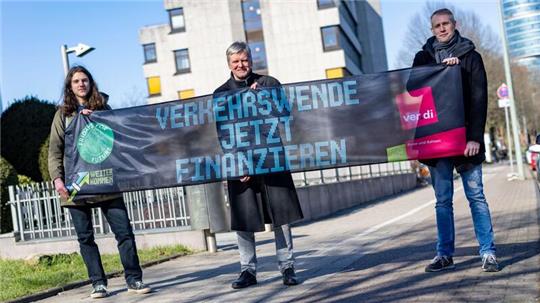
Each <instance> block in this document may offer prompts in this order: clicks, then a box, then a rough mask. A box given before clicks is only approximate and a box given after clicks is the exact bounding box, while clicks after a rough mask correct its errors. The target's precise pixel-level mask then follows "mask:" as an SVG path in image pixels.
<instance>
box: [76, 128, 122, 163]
mask: <svg viewBox="0 0 540 303" xmlns="http://www.w3.org/2000/svg"><path fill="white" fill-rule="evenodd" d="M113 144H114V133H113V130H112V129H111V128H110V127H108V126H107V125H105V124H102V123H93V122H92V123H90V124H88V125H86V126H85V127H84V129H83V130H82V131H81V133H80V134H79V139H78V140H77V150H78V151H79V155H80V156H81V158H83V160H84V161H86V162H88V163H92V164H97V163H101V162H103V161H105V159H107V158H108V157H109V155H110V154H111V152H112V149H113Z"/></svg>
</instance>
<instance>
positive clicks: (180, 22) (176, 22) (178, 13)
mask: <svg viewBox="0 0 540 303" xmlns="http://www.w3.org/2000/svg"><path fill="white" fill-rule="evenodd" d="M169 23H170V25H171V33H177V32H185V31H186V21H185V19H184V9H183V8H181V7H180V8H175V9H171V10H170V11H169Z"/></svg>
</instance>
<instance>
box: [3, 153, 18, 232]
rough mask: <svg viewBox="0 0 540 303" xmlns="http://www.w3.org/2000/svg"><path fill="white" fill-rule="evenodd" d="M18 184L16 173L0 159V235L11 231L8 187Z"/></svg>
mask: <svg viewBox="0 0 540 303" xmlns="http://www.w3.org/2000/svg"><path fill="white" fill-rule="evenodd" d="M17 183H18V179H17V172H16V171H15V169H14V168H13V166H12V165H11V164H9V162H8V161H7V160H6V159H4V158H3V157H0V192H1V195H0V196H1V198H0V199H1V200H0V233H7V232H10V231H12V230H13V226H12V225H11V207H10V206H9V205H8V204H7V202H8V201H9V192H8V186H9V185H15V184H17Z"/></svg>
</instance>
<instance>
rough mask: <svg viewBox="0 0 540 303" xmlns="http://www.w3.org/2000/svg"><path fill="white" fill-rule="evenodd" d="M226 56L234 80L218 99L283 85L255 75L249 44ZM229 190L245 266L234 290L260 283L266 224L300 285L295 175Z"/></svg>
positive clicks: (292, 280) (289, 277) (286, 272)
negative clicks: (260, 240)
mask: <svg viewBox="0 0 540 303" xmlns="http://www.w3.org/2000/svg"><path fill="white" fill-rule="evenodd" d="M226 54H227V63H228V66H229V69H230V70H231V77H230V79H229V80H227V82H225V83H224V84H223V85H221V86H220V87H219V88H218V89H216V91H215V92H214V96H216V95H221V94H224V93H225V92H227V91H231V90H237V89H242V88H249V89H257V88H258V87H279V86H281V84H280V83H279V81H278V80H277V79H275V78H273V77H270V76H263V75H258V74H255V73H253V72H252V69H251V67H252V58H251V51H250V49H249V46H248V45H247V44H246V43H244V42H234V43H233V44H232V45H231V46H229V48H227V51H226ZM263 132H264V130H263ZM263 135H264V134H263ZM228 191H229V200H230V205H231V228H232V229H233V230H235V231H236V232H237V236H238V250H239V253H240V265H241V274H240V277H239V278H238V279H237V280H235V281H234V282H233V283H232V288H235V289H237V288H244V287H248V286H250V285H254V284H256V283H257V279H256V273H257V268H256V266H257V257H256V254H255V236H254V232H257V231H263V230H264V224H265V223H271V224H272V225H273V226H274V233H275V241H276V255H277V259H278V267H279V270H280V271H281V274H282V275H283V284H285V285H296V284H298V280H297V278H296V275H295V272H294V257H293V243H292V235H291V230H290V227H289V223H292V222H294V221H297V220H300V219H302V218H303V215H302V210H301V208H300V203H299V202H298V196H297V195H296V189H295V187H294V183H293V180H292V176H291V174H290V173H288V172H287V173H272V174H267V175H258V176H244V177H242V178H240V180H230V181H228Z"/></svg>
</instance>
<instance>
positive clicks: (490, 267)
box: [482, 254, 499, 272]
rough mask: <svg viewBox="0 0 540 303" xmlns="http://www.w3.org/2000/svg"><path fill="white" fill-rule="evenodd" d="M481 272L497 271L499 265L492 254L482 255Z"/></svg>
mask: <svg viewBox="0 0 540 303" xmlns="http://www.w3.org/2000/svg"><path fill="white" fill-rule="evenodd" d="M482 270H483V271H486V272H497V271H499V264H498V263H497V258H496V257H495V255H493V254H484V255H483V256H482Z"/></svg>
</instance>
